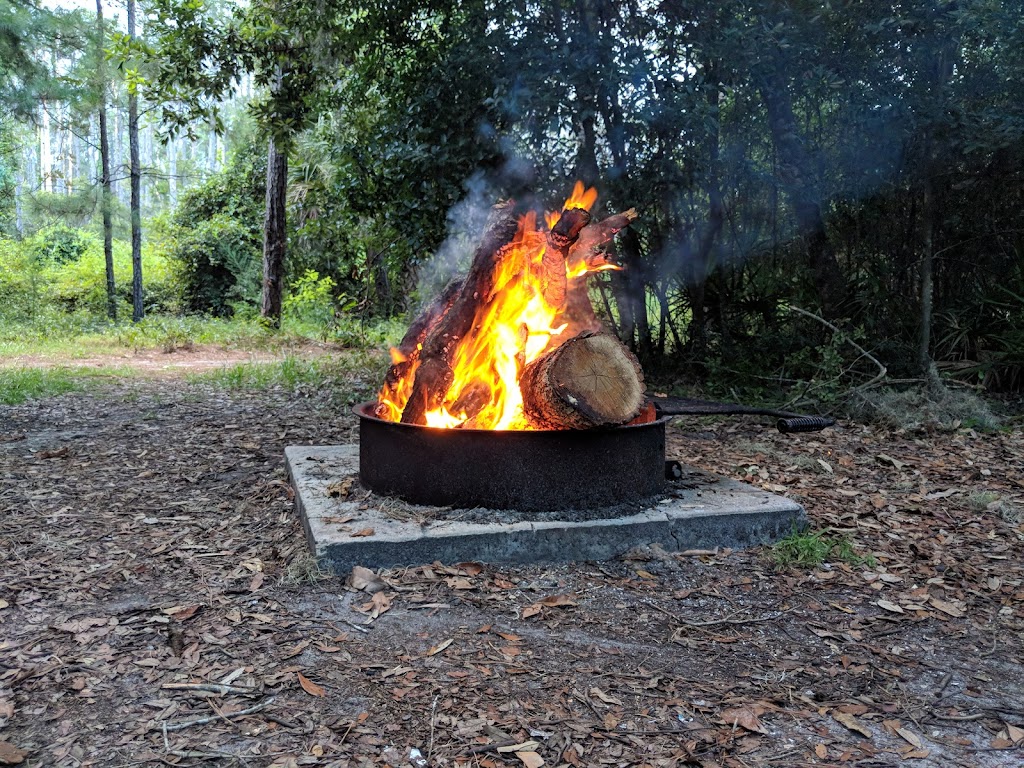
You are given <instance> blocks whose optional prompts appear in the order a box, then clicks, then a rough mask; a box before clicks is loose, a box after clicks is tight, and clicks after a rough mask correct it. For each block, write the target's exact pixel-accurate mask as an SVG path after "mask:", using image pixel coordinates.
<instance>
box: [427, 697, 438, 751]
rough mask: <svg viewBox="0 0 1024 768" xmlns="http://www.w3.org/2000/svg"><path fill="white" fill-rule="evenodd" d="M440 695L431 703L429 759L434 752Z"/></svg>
mask: <svg viewBox="0 0 1024 768" xmlns="http://www.w3.org/2000/svg"><path fill="white" fill-rule="evenodd" d="M438 698H440V697H438V696H435V697H434V703H433V704H431V705H430V742H429V743H428V744H427V760H428V761H429V760H430V758H431V757H432V756H433V754H434V724H435V722H436V721H437V700H438Z"/></svg>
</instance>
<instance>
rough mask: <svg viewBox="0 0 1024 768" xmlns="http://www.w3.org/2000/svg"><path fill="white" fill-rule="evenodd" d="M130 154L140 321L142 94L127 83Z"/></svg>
mask: <svg viewBox="0 0 1024 768" xmlns="http://www.w3.org/2000/svg"><path fill="white" fill-rule="evenodd" d="M128 39H129V40H130V41H132V42H134V41H135V0H128ZM128 153H129V158H130V159H129V162H130V174H131V220H132V320H133V321H134V322H136V323H137V322H139V321H140V320H142V318H143V317H144V316H145V313H146V310H145V307H144V306H143V303H142V298H143V297H142V168H141V166H140V163H139V95H138V89H137V88H136V87H135V86H134V84H132V83H129V86H128Z"/></svg>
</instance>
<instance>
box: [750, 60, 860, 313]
mask: <svg viewBox="0 0 1024 768" xmlns="http://www.w3.org/2000/svg"><path fill="white" fill-rule="evenodd" d="M758 74H759V81H760V82H759V84H758V90H759V91H760V92H761V99H762V101H763V102H764V105H765V108H766V109H767V111H768V127H769V129H770V131H771V134H772V143H773V144H774V145H775V149H776V152H777V153H778V156H779V167H780V171H779V176H780V178H781V180H782V183H783V185H784V186H785V187H786V193H787V195H788V197H789V200H790V204H791V205H792V206H793V214H794V216H795V217H796V223H797V229H798V231H799V233H800V236H801V237H802V238H803V240H804V243H805V244H806V248H807V258H808V262H809V264H810V267H811V273H812V275H813V279H814V287H815V289H816V291H817V293H818V300H819V301H820V302H821V308H822V313H823V314H824V315H825V316H826V317H829V318H836V317H839V316H840V315H841V314H842V311H843V308H844V305H845V304H846V299H847V285H846V278H845V277H844V276H843V272H842V270H841V269H840V267H839V261H838V260H837V259H836V254H835V251H834V250H833V248H832V244H831V243H830V242H829V239H828V235H827V234H826V232H825V220H824V217H823V216H822V203H821V198H820V193H819V192H818V189H817V184H816V183H815V180H814V178H813V173H812V172H811V169H810V160H809V158H808V156H807V150H806V148H805V147H804V146H803V142H802V141H801V139H800V129H799V127H798V126H797V121H796V115H795V114H794V113H793V103H792V99H791V98H790V95H789V89H788V88H787V84H786V79H785V77H784V76H783V75H782V73H781V72H780V71H778V70H777V69H773V68H772V66H771V65H770V64H769V65H767V66H766V67H765V68H764V70H763V71H761V72H760V73H758Z"/></svg>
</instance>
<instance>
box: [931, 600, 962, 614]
mask: <svg viewBox="0 0 1024 768" xmlns="http://www.w3.org/2000/svg"><path fill="white" fill-rule="evenodd" d="M928 603H929V605H931V606H932V607H933V608H935V609H937V610H939V611H942V612H943V613H945V614H947V615H949V616H952V617H953V618H954V619H959V618H961V617H963V615H964V612H963V610H961V609H960V608H959V607H958V606H957V605H956V604H955V603H951V602H949V601H947V600H940V599H939V598H937V597H930V598H928Z"/></svg>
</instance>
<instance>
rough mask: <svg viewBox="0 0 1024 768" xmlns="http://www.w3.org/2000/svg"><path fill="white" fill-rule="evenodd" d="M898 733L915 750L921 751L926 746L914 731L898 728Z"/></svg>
mask: <svg viewBox="0 0 1024 768" xmlns="http://www.w3.org/2000/svg"><path fill="white" fill-rule="evenodd" d="M896 733H898V734H899V735H900V736H902V737H903V740H904V741H905V742H907V744H909V745H910V746H912V747H914V748H915V749H921V748H922V747H923V746H924V744H923V743H922V742H921V737H920V736H918V735H917V734H916V733H914V732H913V731H908V730H907V729H906V728H897V729H896Z"/></svg>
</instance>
